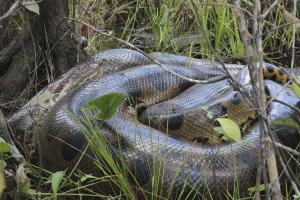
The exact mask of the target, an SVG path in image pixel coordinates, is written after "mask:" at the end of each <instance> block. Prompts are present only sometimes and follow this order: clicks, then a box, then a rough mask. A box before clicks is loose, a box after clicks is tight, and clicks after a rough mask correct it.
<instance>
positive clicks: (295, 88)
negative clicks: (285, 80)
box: [292, 76, 300, 98]
mask: <svg viewBox="0 0 300 200" xmlns="http://www.w3.org/2000/svg"><path fill="white" fill-rule="evenodd" d="M297 79H298V80H300V76H297ZM292 89H293V91H294V92H295V94H296V95H297V97H299V98H300V87H299V86H298V85H297V84H296V83H295V82H294V81H293V82H292Z"/></svg>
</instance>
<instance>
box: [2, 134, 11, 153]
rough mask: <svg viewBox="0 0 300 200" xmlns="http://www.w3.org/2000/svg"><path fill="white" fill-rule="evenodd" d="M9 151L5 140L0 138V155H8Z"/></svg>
mask: <svg viewBox="0 0 300 200" xmlns="http://www.w3.org/2000/svg"><path fill="white" fill-rule="evenodd" d="M9 151H10V145H9V144H8V143H6V142H5V140H4V139H3V138H2V137H0V154H1V153H8V152H9Z"/></svg>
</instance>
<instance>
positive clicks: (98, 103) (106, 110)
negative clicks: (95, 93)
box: [84, 92, 125, 121]
mask: <svg viewBox="0 0 300 200" xmlns="http://www.w3.org/2000/svg"><path fill="white" fill-rule="evenodd" d="M124 99H125V97H124V95H123V94H122V93H118V92H112V93H108V94H105V95H103V96H101V97H98V98H96V99H94V100H92V101H89V102H87V103H86V104H85V105H84V107H86V108H89V109H96V110H97V111H98V112H97V113H96V118H97V119H98V120H103V121H104V120H107V119H110V118H111V117H112V116H113V115H114V114H115V112H116V111H117V109H118V108H119V107H120V105H121V103H122V102H123V101H124Z"/></svg>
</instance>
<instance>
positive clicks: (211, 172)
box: [9, 50, 299, 190]
mask: <svg viewBox="0 0 300 200" xmlns="http://www.w3.org/2000/svg"><path fill="white" fill-rule="evenodd" d="M120 52H123V53H124V52H126V53H125V54H121V53H120ZM108 55H109V56H110V58H112V61H113V63H115V65H114V66H118V67H119V68H122V67H123V68H124V67H125V68H127V67H132V66H135V67H132V68H130V69H126V70H124V71H121V72H117V73H113V74H110V75H104V76H100V75H95V76H94V75H93V76H92V78H91V80H87V79H90V78H89V77H90V76H85V75H83V76H81V77H84V78H83V79H80V81H75V83H76V84H74V83H73V82H72V81H74V80H76V78H74V77H73V78H70V77H72V76H73V74H72V72H70V73H69V75H67V77H69V78H68V80H71V82H72V83H70V82H68V81H67V82H66V83H67V84H66V86H65V85H64V84H61V83H60V82H58V85H59V86H62V89H60V90H58V91H59V92H58V93H57V95H54V96H56V98H54V99H55V100H52V97H51V98H46V99H48V100H49V99H50V101H51V104H49V102H50V101H44V102H45V104H44V105H46V107H47V106H48V107H47V108H48V109H49V112H47V113H46V114H40V115H38V116H39V117H40V116H42V117H41V119H40V120H41V127H39V128H37V129H36V132H37V136H38V138H39V142H40V145H41V146H42V148H41V152H40V153H41V157H42V161H43V164H44V166H45V167H47V168H49V169H51V170H57V169H61V168H64V167H68V166H72V165H74V164H75V162H76V158H78V156H79V151H78V150H81V149H83V148H84V146H85V145H86V140H85V138H84V136H83V134H82V132H81V129H80V127H79V124H78V123H77V122H75V121H74V120H73V118H72V116H75V117H76V118H78V119H79V122H81V123H82V124H83V125H84V124H85V122H84V120H83V117H82V113H81V107H82V106H83V105H84V104H85V103H86V102H88V101H90V100H92V99H94V98H97V97H99V96H101V95H104V94H107V93H109V92H120V93H122V94H123V95H124V96H126V101H125V102H124V103H123V104H122V106H121V107H120V108H119V109H118V111H117V113H116V114H115V116H114V117H113V118H112V119H110V120H108V121H106V122H105V123H104V127H103V129H102V131H103V132H104V133H105V135H106V137H107V138H108V139H111V140H114V139H113V138H116V137H117V136H118V137H120V138H121V140H122V142H121V144H123V145H124V146H121V148H122V157H123V158H124V160H125V162H126V163H127V164H128V166H129V168H130V169H131V170H132V171H134V172H135V173H134V174H135V175H136V177H137V179H138V180H139V181H140V183H141V185H145V187H146V186H147V185H148V186H149V185H150V184H151V176H150V175H149V173H150V171H151V170H149V166H148V161H147V160H148V159H149V158H155V159H158V160H163V161H164V162H166V163H168V165H167V166H166V167H165V173H164V179H163V180H164V185H165V186H166V187H168V186H170V185H173V186H174V187H175V188H177V189H179V190H180V189H181V188H183V186H184V185H186V184H187V185H190V186H191V187H192V186H193V185H195V184H197V187H196V188H197V189H199V190H201V189H203V187H204V186H205V185H207V186H209V187H211V188H212V189H213V188H216V185H220V186H224V185H225V183H226V182H227V181H228V183H233V181H234V177H235V176H238V177H239V179H240V181H241V182H244V183H249V181H250V179H251V177H252V172H253V170H254V169H255V167H256V164H257V159H258V149H259V133H258V125H257V124H254V125H253V128H251V129H250V130H249V132H248V133H247V134H246V135H245V136H244V137H243V139H242V142H240V143H228V144H224V145H222V146H218V147H214V146H207V145H202V144H191V143H188V142H186V141H184V140H180V139H178V138H176V137H173V136H169V135H166V134H164V133H162V132H160V131H158V130H156V129H151V128H149V127H148V126H146V125H144V124H142V123H140V122H137V121H136V120H135V119H136V117H135V115H134V114H133V113H132V112H131V111H130V110H131V109H130V106H131V105H132V102H137V103H143V104H146V105H152V104H155V103H157V102H161V101H164V100H168V99H169V98H172V97H174V96H176V95H178V94H179V93H180V92H181V91H183V90H186V89H187V88H190V87H192V86H193V84H192V83H191V82H188V81H186V80H183V79H181V78H179V77H177V76H175V75H173V74H171V73H169V72H166V71H165V70H164V69H163V68H161V67H160V66H157V65H154V64H151V61H149V59H147V57H145V56H143V55H141V54H139V53H137V52H135V51H131V50H113V51H109V53H107V52H104V53H102V54H99V58H101V59H102V60H106V59H107V57H106V56H108ZM124 55H127V56H125V57H124ZM136 56H138V57H139V59H137V58H136ZM153 56H154V57H156V58H157V59H159V60H160V61H161V62H162V63H164V64H165V65H166V66H167V67H169V69H171V70H173V71H176V72H177V73H179V74H181V75H184V76H186V77H189V78H193V79H207V78H210V77H216V76H220V75H223V74H224V72H223V70H222V67H221V66H220V65H218V64H216V63H212V62H211V61H202V60H197V59H188V58H185V57H180V56H174V55H169V54H153ZM160 56H161V57H160ZM128 58H129V59H128ZM131 59H133V60H131ZM96 60H97V59H96ZM107 60H109V59H107ZM119 60H121V61H122V60H126V62H127V63H134V64H132V65H131V64H130V66H129V64H126V62H125V64H124V65H123V66H122V63H121V61H120V63H119ZM128 60H129V61H128ZM103 63H105V64H104V66H105V67H107V68H109V67H110V66H111V63H110V62H103ZM185 66H189V67H185ZM227 66H228V67H229V69H230V71H231V73H232V74H233V75H234V74H237V73H238V72H239V71H240V70H241V69H243V68H244V67H245V66H243V65H227ZM78 69H83V67H81V68H80V67H79V68H77V70H78ZM272 69H273V68H272ZM93 70H95V69H92V70H91V72H93V73H88V74H95V72H94V71H93ZM74 71H76V70H75V69H74ZM95 71H97V70H95ZM266 71H270V69H267V68H266ZM275 71H276V70H275ZM275 71H273V73H275ZM79 73H80V72H79ZM74 74H76V73H74ZM100 74H102V73H100ZM276 74H277V73H276ZM278 74H279V72H278ZM65 77H66V76H65ZM272 77H274V76H272ZM283 80H286V78H284V79H283ZM70 85H71V87H68V86H70ZM52 86H53V85H52ZM267 86H268V88H269V90H270V94H271V95H276V93H277V92H278V91H283V92H278V95H276V96H277V97H276V98H277V99H281V100H282V101H285V102H287V103H289V104H291V105H298V104H299V100H298V98H296V97H295V96H294V94H293V93H292V92H291V91H290V90H289V89H286V88H282V87H281V86H280V85H278V84H276V83H274V82H267ZM226 87H228V83H222V84H221V85H220V88H219V89H220V90H222V88H226ZM56 88H59V87H56ZM64 88H67V89H65V90H64ZM45 91H49V92H50V94H51V95H52V96H53V90H51V89H49V88H48V89H45V90H44V91H43V93H42V94H45ZM61 91H65V92H62V94H61V93H60V92H61ZM210 97H211V98H218V97H219V92H216V94H213V93H212V94H211V96H210ZM47 102H48V104H47ZM35 105H36V104H35ZM24 110H26V111H28V105H27V107H25V109H23V111H24ZM270 113H271V115H270V116H271V119H270V122H273V121H274V120H275V118H277V117H278V116H286V117H294V112H293V110H291V109H289V108H286V107H284V108H282V105H278V104H276V103H272V105H271V107H270ZM19 116H21V114H16V115H15V116H14V117H12V118H11V119H10V120H9V121H10V123H12V124H13V123H15V122H16V121H18V120H16V119H20V118H19ZM29 124H30V123H29ZM289 131H290V132H291V133H292V134H291V135H294V134H293V133H294V132H293V131H295V130H290V129H289ZM119 147H120V146H119V145H115V144H112V146H110V150H111V152H114V153H113V155H115V154H118V153H117V152H120V151H119V150H118V148H119ZM153 149H155V151H154V150H153ZM154 153H155V154H156V155H153V154H154ZM116 159H117V158H116ZM84 161H86V160H84ZM90 163H91V162H86V163H82V166H83V167H85V168H90V167H92V166H90V165H89V164H90ZM178 167H179V168H180V171H178ZM178 172H179V173H178ZM215 183H218V184H215Z"/></svg>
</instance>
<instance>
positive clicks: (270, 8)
mask: <svg viewBox="0 0 300 200" xmlns="http://www.w3.org/2000/svg"><path fill="white" fill-rule="evenodd" d="M278 3H279V1H278V0H276V1H274V2H273V3H272V5H271V6H270V7H269V8H267V10H266V11H265V12H264V13H263V14H262V15H261V18H263V19H264V18H266V17H267V15H268V14H269V13H270V12H271V10H273V9H274V7H275V6H276V5H277V4H278Z"/></svg>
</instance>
